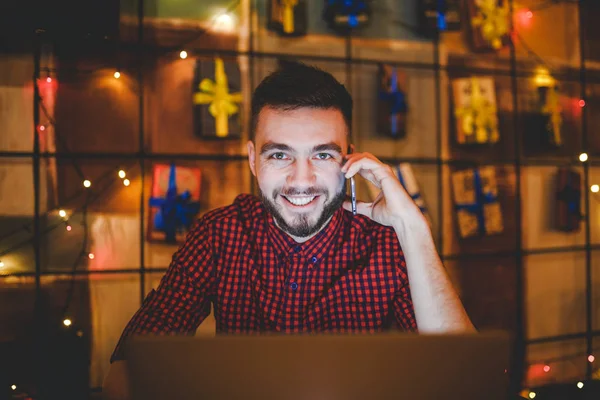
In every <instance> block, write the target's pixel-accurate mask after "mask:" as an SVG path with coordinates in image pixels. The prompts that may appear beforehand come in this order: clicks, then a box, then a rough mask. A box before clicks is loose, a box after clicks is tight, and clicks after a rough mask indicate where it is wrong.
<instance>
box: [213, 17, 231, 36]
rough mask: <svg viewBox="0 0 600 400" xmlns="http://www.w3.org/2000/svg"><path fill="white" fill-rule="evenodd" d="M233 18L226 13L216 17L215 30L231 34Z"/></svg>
mask: <svg viewBox="0 0 600 400" xmlns="http://www.w3.org/2000/svg"><path fill="white" fill-rule="evenodd" d="M233 26H234V22H233V17H232V16H231V15H229V14H227V13H223V14H220V15H218V16H217V17H216V18H215V30H216V31H221V32H232V31H233Z"/></svg>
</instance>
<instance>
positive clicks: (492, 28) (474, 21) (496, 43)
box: [466, 0, 510, 50]
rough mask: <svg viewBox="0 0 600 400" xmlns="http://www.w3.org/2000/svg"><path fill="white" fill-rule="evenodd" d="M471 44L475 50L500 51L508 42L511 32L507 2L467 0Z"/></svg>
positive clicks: (498, 0)
mask: <svg viewBox="0 0 600 400" xmlns="http://www.w3.org/2000/svg"><path fill="white" fill-rule="evenodd" d="M466 4H467V10H468V14H469V25H470V27H471V42H472V46H473V49H474V50H490V49H491V50H499V49H500V48H502V47H503V46H504V45H506V44H507V42H508V38H509V36H508V34H509V30H510V20H509V7H508V6H509V4H508V1H507V0H467V3H466Z"/></svg>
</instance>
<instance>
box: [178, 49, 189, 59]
mask: <svg viewBox="0 0 600 400" xmlns="http://www.w3.org/2000/svg"><path fill="white" fill-rule="evenodd" d="M187 56H188V53H187V51H185V50H181V52H180V53H179V57H180V58H181V59H182V60H185V59H186V58H187Z"/></svg>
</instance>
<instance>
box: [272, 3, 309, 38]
mask: <svg viewBox="0 0 600 400" xmlns="http://www.w3.org/2000/svg"><path fill="white" fill-rule="evenodd" d="M306 18H307V16H306V0H268V2H267V21H268V22H267V27H268V28H269V29H270V30H272V31H275V32H277V33H278V34H280V35H282V36H304V35H306V26H307V20H306Z"/></svg>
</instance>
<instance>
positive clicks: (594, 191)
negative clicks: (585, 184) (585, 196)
mask: <svg viewBox="0 0 600 400" xmlns="http://www.w3.org/2000/svg"><path fill="white" fill-rule="evenodd" d="M590 190H591V191H592V192H593V193H598V191H600V186H598V185H592V187H590Z"/></svg>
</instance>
